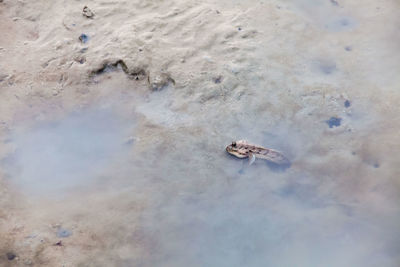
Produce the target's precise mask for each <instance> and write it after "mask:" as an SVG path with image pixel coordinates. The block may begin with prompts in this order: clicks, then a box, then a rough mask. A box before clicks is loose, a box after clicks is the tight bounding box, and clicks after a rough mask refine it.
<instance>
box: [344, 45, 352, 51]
mask: <svg viewBox="0 0 400 267" xmlns="http://www.w3.org/2000/svg"><path fill="white" fill-rule="evenodd" d="M344 49H346V51H351V50H353V49H352V48H351V46H346V47H345V48H344Z"/></svg>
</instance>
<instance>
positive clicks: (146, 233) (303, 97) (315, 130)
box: [2, 0, 400, 267]
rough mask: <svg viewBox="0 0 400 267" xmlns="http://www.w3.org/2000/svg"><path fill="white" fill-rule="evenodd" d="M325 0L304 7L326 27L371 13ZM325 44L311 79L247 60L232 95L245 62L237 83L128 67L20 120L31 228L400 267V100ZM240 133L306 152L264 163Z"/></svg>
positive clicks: (142, 259)
mask: <svg viewBox="0 0 400 267" xmlns="http://www.w3.org/2000/svg"><path fill="white" fill-rule="evenodd" d="M282 2H283V3H287V2H290V1H282ZM311 2H312V3H314V1H306V0H304V1H298V2H296V3H295V4H293V5H292V9H293V10H296V12H299V13H298V14H299V16H300V17H303V16H304V17H306V19H305V21H306V23H313V24H315V25H317V28H318V30H320V31H323V32H324V33H325V34H340V33H343V32H346V31H350V30H352V29H354V28H356V27H358V21H357V19H356V18H353V17H352V16H350V15H349V14H347V13H346V12H345V11H342V10H341V9H340V5H341V3H338V2H336V1H326V2H321V1H319V2H318V3H315V4H312V3H311ZM332 8H337V9H334V10H333V11H332ZM260 46H261V45H260ZM258 49H259V50H257V53H260V54H259V55H260V56H259V57H258V58H266V56H265V55H264V54H261V53H262V52H263V51H262V48H258ZM321 50H322V52H321V51H318V52H315V53H314V52H313V53H310V54H307V55H306V56H304V61H303V62H302V65H301V66H300V67H299V66H297V65H296V66H295V67H294V69H295V71H293V73H292V74H293V76H296V77H300V78H299V79H300V80H301V82H298V81H294V82H292V83H290V82H288V81H286V77H285V75H283V74H282V73H283V72H284V71H283V68H282V69H278V71H276V72H280V71H281V70H282V73H278V74H276V76H274V75H275V74H270V73H267V74H268V75H271V77H272V78H271V79H275V81H276V83H275V84H273V86H272V85H271V84H270V83H269V82H270V81H269V80H268V79H267V78H265V79H264V78H263V77H264V76H266V75H267V74H265V73H264V72H262V73H261V75H259V76H257V75H258V73H255V74H254V73H247V72H246V74H242V73H241V72H240V71H238V73H239V74H237V76H239V77H240V78H242V77H245V78H246V79H243V80H245V81H241V82H243V83H245V82H246V83H247V84H246V85H248V88H246V90H245V91H244V92H243V93H241V94H239V93H237V92H234V93H232V94H230V93H231V92H227V93H226V91H228V90H227V89H226V88H225V87H223V86H224V83H225V82H226V81H228V82H229V79H228V78H229V75H226V76H228V78H226V80H225V77H224V79H220V80H221V81H219V82H218V84H220V83H221V84H222V85H221V88H218V90H220V91H219V92H222V93H225V95H224V94H222V93H221V94H215V95H214V96H208V95H206V94H205V93H204V95H201V94H202V91H201V89H203V88H196V89H199V90H198V91H195V93H193V94H189V93H187V92H183V89H182V88H174V87H173V86H172V85H171V86H169V87H167V88H164V89H163V90H162V91H156V92H149V91H148V90H147V88H140V90H139V89H137V88H139V86H137V85H135V86H132V83H131V82H132V81H128V79H125V76H124V74H123V73H122V71H120V70H117V69H113V70H112V72H110V73H108V72H107V73H104V75H109V76H107V78H104V80H101V79H100V82H99V83H98V84H90V86H89V88H88V89H87V90H88V93H87V94H88V95H90V96H93V97H94V96H96V97H97V96H98V95H101V94H102V93H104V92H107V93H106V94H105V96H103V98H102V99H101V100H99V99H97V98H96V99H94V100H91V101H89V102H90V105H88V106H89V107H88V108H84V109H81V108H79V109H78V108H76V107H74V108H72V110H74V111H73V112H72V111H71V110H69V109H66V110H64V113H63V115H62V116H58V117H57V119H54V118H47V117H44V119H43V120H41V121H38V122H36V123H33V124H32V123H30V125H32V126H29V127H28V126H25V125H22V126H21V125H18V123H20V122H18V123H16V128H15V131H11V132H10V136H9V137H8V142H9V143H10V144H12V146H13V147H14V148H15V149H14V151H13V152H12V153H10V154H9V155H8V156H7V158H5V159H3V161H2V169H4V171H5V173H6V175H7V182H8V183H9V184H10V186H11V188H12V190H13V192H17V193H18V194H20V195H21V197H22V198H23V201H21V202H24V201H25V202H26V203H25V202H24V205H26V206H27V207H29V208H27V209H26V210H28V211H30V212H31V213H29V212H28V211H27V214H28V215H27V217H28V218H33V219H32V221H33V223H32V225H34V226H32V228H29V226H26V228H28V230H26V231H31V232H33V233H35V235H33V234H32V236H39V238H37V240H40V239H41V240H50V241H48V242H53V241H54V242H53V243H55V242H58V241H59V240H60V239H62V241H63V242H64V243H65V244H66V245H65V248H66V250H67V249H71V250H72V251H73V252H69V253H70V254H68V255H74V253H76V255H77V254H79V255H81V254H84V253H81V252H80V251H79V250H80V249H82V247H83V248H84V249H83V250H82V251H85V252H87V251H88V256H87V258H85V256H82V260H81V261H80V263H81V264H82V266H111V265H112V266H171V267H172V266H174V267H177V266H199V267H200V266H210V267H214V266H215V267H224V266H226V267H232V266H271V267H275V266H307V267H308V266H312V267H314V266H315V267H318V266H326V267H337V266H341V267H342V266H344V267H345V266H348V267H354V266H363V267H368V266H369V267H375V266H387V267H396V266H398V263H399V262H400V258H399V255H400V231H399V227H398V226H399V225H400V206H399V205H398V204H399V203H400V202H399V201H400V198H399V190H398V179H399V178H398V177H399V174H400V171H399V168H398V167H397V166H398V161H399V160H398V157H397V154H396V153H397V151H396V149H395V148H396V143H397V140H398V138H397V139H396V136H395V135H394V134H393V132H392V131H389V132H387V131H386V128H387V126H388V125H389V124H388V122H387V117H385V113H384V112H388V113H387V114H390V113H394V111H396V109H395V107H394V106H393V105H387V106H385V108H382V107H381V106H380V105H384V104H385V103H386V102H385V101H382V102H379V103H377V102H375V101H374V99H372V98H370V97H369V94H368V92H366V93H365V95H363V94H360V95H357V92H361V89H359V88H358V87H357V88H356V89H352V90H354V91H351V89H348V92H349V94H350V96H353V97H349V96H347V95H346V92H347V91H346V90H344V89H343V88H347V87H348V88H353V87H351V86H354V84H352V83H351V81H350V82H348V83H346V82H347V80H346V79H345V78H346V77H349V76H346V75H348V73H347V72H346V66H345V64H343V62H342V61H341V59H337V58H335V57H333V56H331V55H333V54H335V53H331V55H329V54H330V53H328V52H327V53H324V51H323V49H321ZM260 51H261V52H260ZM340 51H341V53H344V54H346V53H350V52H351V51H352V49H345V48H344V46H343V47H341V50H340ZM263 53H266V54H268V53H267V52H265V51H264V52H263ZM319 55H323V56H319ZM346 55H347V54H346ZM302 59H303V58H302ZM260 64H261V63H260ZM226 68H227V69H228V67H226ZM229 68H231V67H229ZM231 69H232V68H231ZM231 69H229V71H231ZM254 69H257V68H254ZM260 69H261V67H260ZM271 69H273V68H272V67H271V68H268V70H271ZM273 71H274V70H271V72H273ZM231 72H232V71H231ZM255 72H256V71H255ZM264 74H265V75H264ZM235 75H236V74H235ZM240 75H243V76H240ZM260 77H262V78H260ZM282 77H284V78H282ZM124 79H125V80H124ZM287 79H288V80H289V78H287ZM316 81H317V82H316ZM314 83H317V85H315V87H311V86H310V84H314ZM319 83H320V84H319ZM321 84H322V85H321ZM339 85H340V86H339ZM342 85H343V86H342ZM207 86H208V85H207ZM308 86H310V87H308ZM341 86H342V87H341ZM346 86H347V87H346ZM205 87H206V86H205ZM354 87H356V86H354ZM110 88H111V89H113V90H110ZM132 88H134V89H135V90H136V89H137V91H134V90H133V89H132ZM276 88H278V89H276ZM114 89H115V90H114ZM224 90H226V91H224ZM132 91H134V92H133V93H132ZM127 92H129V93H127ZM143 92H145V93H143ZM199 92H200V93H199ZM97 94H98V95H97ZM196 94H199V96H196ZM235 94H236V95H235ZM99 98H100V97H99ZM204 99H207V101H205V100H204ZM382 103H383V104H382ZM104 106H106V107H107V108H104ZM43 109H46V108H45V107H44V108H43ZM77 110H78V111H77ZM382 110H383V111H382ZM121 111H122V112H121ZM396 123H397V122H396ZM22 124H23V123H22ZM396 129H397V128H396V127H394V130H396ZM394 130H393V131H394ZM385 137H387V139H385ZM239 139H247V140H249V141H250V142H253V143H256V144H261V145H263V146H266V147H271V148H274V149H277V150H280V151H282V152H283V153H284V154H285V155H286V156H287V157H288V158H289V159H290V160H291V162H292V164H291V165H290V166H289V167H288V168H276V166H272V165H271V164H268V163H267V162H265V161H263V160H257V161H256V162H255V164H253V165H251V166H249V165H248V164H247V161H246V160H239V159H236V158H234V157H232V156H230V155H228V154H227V153H226V152H225V146H226V145H228V144H229V143H230V142H231V141H233V140H239ZM388 140H389V141H388ZM385 141H387V143H385ZM43 225H51V227H50V228H46V227H47V226H46V227H44V226H43ZM42 238H43V239H42ZM32 239H34V237H29V238H28V237H27V240H32ZM37 240H36V241H27V242H26V244H25V243H24V245H21V247H23V246H25V247H23V248H25V249H27V248H30V247H31V246H32V247H34V246H35V245H36V243H39V241H37ZM29 242H31V243H29ZM35 242H36V243H35ZM40 242H41V241H40ZM82 244H83V245H82ZM38 246H39V245H38ZM57 246H58V245H57ZM50 247H51V248H54V245H50ZM74 248H75V249H76V250H75V251H74V250H73V249H74ZM40 249H41V248H40ZM85 249H86V250H85ZM40 251H41V252H40V253H42V255H43V254H44V256H37V259H35V260H38V262H46V259H47V258H46V257H49V256H48V255H50V254H51V253H53V251H52V250H44V249H41V250H40ZM42 251H45V252H42ZM49 251H50V252H49ZM77 251H78V252H77ZM46 253H48V254H46ZM38 254H39V253H38ZM85 255H86V254H85Z"/></svg>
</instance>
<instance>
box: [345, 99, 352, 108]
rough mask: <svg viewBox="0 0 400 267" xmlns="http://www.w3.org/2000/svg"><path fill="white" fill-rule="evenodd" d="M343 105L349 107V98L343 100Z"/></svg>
mask: <svg viewBox="0 0 400 267" xmlns="http://www.w3.org/2000/svg"><path fill="white" fill-rule="evenodd" d="M344 106H345V107H346V108H348V107H350V106H351V103H350V101H349V100H346V101H344Z"/></svg>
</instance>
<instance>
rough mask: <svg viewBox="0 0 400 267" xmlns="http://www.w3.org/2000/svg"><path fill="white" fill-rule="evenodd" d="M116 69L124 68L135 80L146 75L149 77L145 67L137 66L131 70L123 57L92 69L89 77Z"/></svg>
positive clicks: (141, 78)
mask: <svg viewBox="0 0 400 267" xmlns="http://www.w3.org/2000/svg"><path fill="white" fill-rule="evenodd" d="M116 70H122V71H123V72H124V73H125V74H126V75H127V76H128V77H129V78H130V79H133V80H143V79H145V77H147V73H146V71H145V69H144V68H140V67H136V68H133V69H132V70H130V69H129V68H128V66H127V65H126V63H125V62H124V61H123V60H122V59H118V60H115V61H105V62H104V63H102V65H101V66H100V67H98V68H96V69H94V70H92V71H91V72H90V74H89V77H91V78H93V77H95V76H96V75H101V74H104V73H108V72H113V71H116Z"/></svg>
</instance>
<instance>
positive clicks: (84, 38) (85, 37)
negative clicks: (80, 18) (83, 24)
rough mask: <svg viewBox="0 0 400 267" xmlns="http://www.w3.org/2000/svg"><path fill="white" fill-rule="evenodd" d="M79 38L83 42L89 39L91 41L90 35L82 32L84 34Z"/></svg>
mask: <svg viewBox="0 0 400 267" xmlns="http://www.w3.org/2000/svg"><path fill="white" fill-rule="evenodd" d="M79 40H80V41H81V42H82V43H86V42H87V41H89V36H87V35H86V34H84V33H82V34H81V35H80V36H79Z"/></svg>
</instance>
